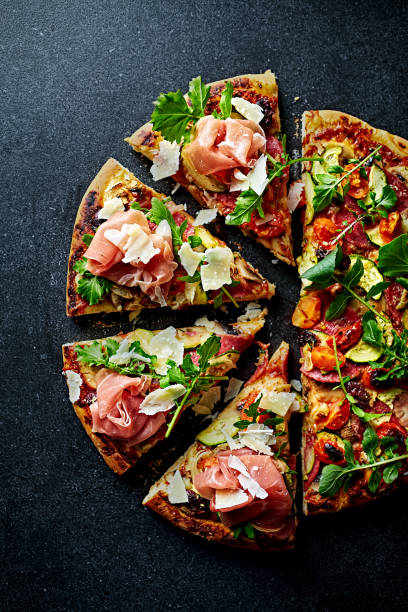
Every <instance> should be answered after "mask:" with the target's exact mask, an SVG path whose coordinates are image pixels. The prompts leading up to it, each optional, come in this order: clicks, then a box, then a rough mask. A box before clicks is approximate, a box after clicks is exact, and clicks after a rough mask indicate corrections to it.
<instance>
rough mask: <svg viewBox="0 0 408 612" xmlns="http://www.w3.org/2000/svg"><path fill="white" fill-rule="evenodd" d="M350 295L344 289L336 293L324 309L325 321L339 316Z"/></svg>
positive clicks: (344, 308)
mask: <svg viewBox="0 0 408 612" xmlns="http://www.w3.org/2000/svg"><path fill="white" fill-rule="evenodd" d="M351 297H352V296H351V295H350V294H349V293H347V291H345V290H344V291H341V292H340V293H338V294H337V295H336V297H335V298H334V300H333V301H332V303H331V304H330V305H329V307H328V309H327V310H326V314H325V317H324V318H325V319H326V321H332V320H333V319H337V317H340V316H341V315H342V314H343V312H344V311H345V310H346V306H347V304H348V302H349V300H351Z"/></svg>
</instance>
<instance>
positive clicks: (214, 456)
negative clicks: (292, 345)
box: [143, 342, 297, 550]
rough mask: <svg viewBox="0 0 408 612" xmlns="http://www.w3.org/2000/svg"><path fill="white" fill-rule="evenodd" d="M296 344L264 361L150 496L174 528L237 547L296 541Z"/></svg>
mask: <svg viewBox="0 0 408 612" xmlns="http://www.w3.org/2000/svg"><path fill="white" fill-rule="evenodd" d="M288 351H289V348H288V345H287V344H286V343H285V342H283V343H282V344H281V345H280V347H279V348H278V350H277V351H276V352H275V353H274V354H273V355H272V357H271V359H269V357H268V347H267V346H265V345H264V346H263V354H261V358H260V363H259V365H258V368H257V370H256V371H255V373H254V375H253V376H252V377H251V378H250V379H249V380H248V382H247V383H246V384H245V386H244V388H243V389H242V391H241V392H240V393H239V394H238V395H237V396H236V397H235V399H233V400H232V402H231V403H230V404H229V405H228V406H227V407H226V408H225V409H224V410H223V411H222V412H221V413H220V414H219V416H217V417H216V419H215V420H214V421H213V422H212V423H211V425H210V426H209V427H207V429H205V430H204V431H202V432H201V433H200V434H199V435H198V436H197V439H196V441H195V442H194V443H193V444H192V446H190V448H189V449H188V450H187V452H186V453H185V454H184V455H183V456H182V457H180V459H179V460H178V461H176V462H175V463H174V465H172V466H171V467H170V469H169V470H168V471H167V472H166V473H165V474H164V476H162V478H160V480H159V481H158V482H156V483H155V484H154V485H153V486H152V487H151V489H150V491H149V493H148V495H147V496H146V498H145V499H144V501H143V503H144V505H145V506H147V507H149V508H151V509H152V510H154V511H155V512H157V513H158V514H160V515H161V516H163V517H164V518H166V519H168V520H169V521H171V522H172V523H173V524H174V525H177V526H178V527H181V528H182V529H185V530H186V531H188V532H190V533H193V534H195V535H199V536H201V537H203V538H206V539H207V540H214V541H217V542H221V543H224V544H228V545H230V546H237V547H241V548H247V549H253V550H282V549H286V548H291V547H292V546H293V544H294V538H295V530H296V523H297V520H296V515H295V507H294V497H295V492H296V472H295V466H296V460H295V456H294V455H293V454H291V452H290V447H289V441H288V421H289V418H290V415H291V412H292V411H293V409H294V408H296V395H295V394H294V393H292V392H291V387H290V385H289V384H288V380H287V360H288Z"/></svg>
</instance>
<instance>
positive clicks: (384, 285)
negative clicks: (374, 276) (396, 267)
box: [366, 279, 408, 300]
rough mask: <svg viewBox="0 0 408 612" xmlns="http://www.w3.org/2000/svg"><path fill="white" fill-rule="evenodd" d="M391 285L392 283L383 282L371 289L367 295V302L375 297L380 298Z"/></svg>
mask: <svg viewBox="0 0 408 612" xmlns="http://www.w3.org/2000/svg"><path fill="white" fill-rule="evenodd" d="M397 282H398V279H397ZM390 285H391V283H390V282H388V281H381V282H380V283H377V284H376V285H374V286H373V287H371V289H370V290H369V292H368V293H367V295H366V298H367V300H370V299H371V298H374V297H375V296H379V295H380V293H382V292H383V291H384V289H387V287H389V286H390ZM407 288H408V287H407Z"/></svg>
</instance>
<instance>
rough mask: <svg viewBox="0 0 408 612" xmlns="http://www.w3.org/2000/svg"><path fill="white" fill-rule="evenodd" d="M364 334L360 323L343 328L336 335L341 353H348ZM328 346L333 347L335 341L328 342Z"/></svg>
mask: <svg viewBox="0 0 408 612" xmlns="http://www.w3.org/2000/svg"><path fill="white" fill-rule="evenodd" d="M362 333H363V327H362V325H361V322H360V321H356V322H355V323H353V324H352V325H347V327H342V328H341V329H339V331H338V332H337V333H336V335H335V338H336V346H337V348H338V349H340V350H341V351H346V350H347V349H349V348H350V347H351V346H353V345H354V344H357V342H358V341H359V340H360V338H361V334H362ZM328 344H329V345H330V346H333V340H331V339H330V340H328Z"/></svg>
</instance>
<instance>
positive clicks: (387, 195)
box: [375, 185, 397, 211]
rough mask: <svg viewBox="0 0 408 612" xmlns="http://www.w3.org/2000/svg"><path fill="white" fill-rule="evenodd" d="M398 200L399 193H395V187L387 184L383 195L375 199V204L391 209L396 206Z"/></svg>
mask: <svg viewBox="0 0 408 612" xmlns="http://www.w3.org/2000/svg"><path fill="white" fill-rule="evenodd" d="M396 201H397V194H396V193H395V191H394V189H393V188H392V187H391V186H390V185H385V186H384V187H383V190H382V193H381V196H380V197H379V198H378V200H376V201H375V206H376V208H378V207H382V208H385V209H386V210H388V211H390V210H391V209H392V208H393V207H394V204H395V202H396Z"/></svg>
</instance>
